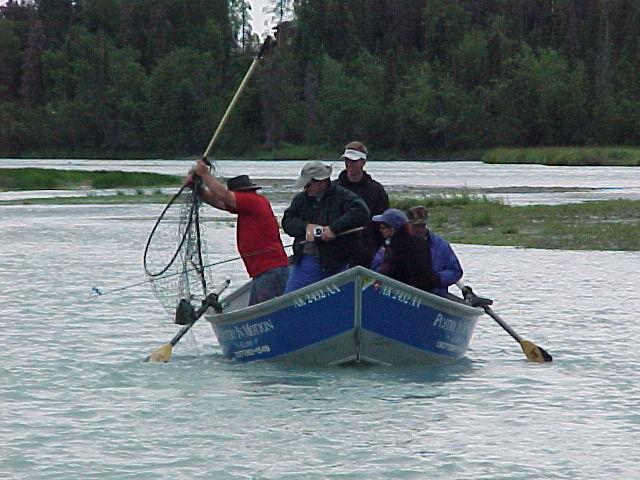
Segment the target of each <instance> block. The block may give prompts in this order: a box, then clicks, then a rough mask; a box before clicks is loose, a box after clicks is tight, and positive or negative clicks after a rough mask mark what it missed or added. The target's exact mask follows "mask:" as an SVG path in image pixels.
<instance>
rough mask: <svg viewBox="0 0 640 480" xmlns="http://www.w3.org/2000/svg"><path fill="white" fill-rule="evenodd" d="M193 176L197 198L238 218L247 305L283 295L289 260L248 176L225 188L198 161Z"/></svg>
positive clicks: (268, 207)
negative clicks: (247, 287)
mask: <svg viewBox="0 0 640 480" xmlns="http://www.w3.org/2000/svg"><path fill="white" fill-rule="evenodd" d="M192 171H193V173H195V174H197V175H198V176H200V178H202V182H203V188H202V189H201V191H200V192H199V196H200V198H201V199H202V200H203V201H205V202H206V203H208V204H209V205H211V206H213V207H216V208H219V209H221V210H226V211H228V212H231V213H235V214H237V215H238V222H237V226H236V242H237V245H238V252H240V256H241V257H242V261H243V262H244V266H245V268H246V269H247V272H248V273H249V276H250V277H251V278H252V279H253V284H252V286H251V294H250V297H249V305H255V304H256V303H260V302H264V301H266V300H269V299H271V298H274V297H278V296H280V295H282V293H283V291H284V287H285V285H286V284H287V279H288V278H289V261H288V259H287V254H286V253H285V251H284V247H283V246H282V241H281V240H280V228H279V226H278V221H277V220H276V217H275V215H274V213H273V210H272V209H271V204H270V203H269V200H268V199H267V198H266V197H265V196H263V195H259V194H258V193H257V192H256V190H258V189H259V188H261V187H259V186H257V185H255V184H254V183H252V182H251V180H250V179H249V177H248V176H247V175H240V176H238V177H234V178H230V179H229V180H227V187H226V188H225V186H224V185H222V184H220V183H218V182H217V181H216V180H215V179H214V178H213V177H212V176H211V175H210V174H209V166H208V165H207V164H206V163H204V162H203V161H202V160H198V162H197V163H196V165H195V167H194V168H193V170H192Z"/></svg>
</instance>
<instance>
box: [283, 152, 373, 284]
mask: <svg viewBox="0 0 640 480" xmlns="http://www.w3.org/2000/svg"><path fill="white" fill-rule="evenodd" d="M330 177H331V167H330V166H328V165H325V164H323V163H322V162H317V161H314V162H307V163H305V164H304V166H303V167H302V171H301V172H300V177H299V178H298V180H297V181H296V183H295V184H294V186H295V187H303V189H304V190H303V191H302V192H300V193H299V194H297V195H296V196H295V197H293V200H292V201H291V205H290V206H289V208H287V209H286V210H285V212H284V216H283V217H282V228H283V229H284V231H285V232H286V233H288V234H289V235H291V236H292V237H295V240H294V242H293V253H294V265H293V268H292V271H291V274H290V276H289V281H288V282H287V286H286V288H285V292H291V291H294V290H297V289H299V288H302V287H304V286H306V285H309V284H311V283H314V282H317V281H319V280H322V279H323V278H327V277H329V276H331V275H334V274H336V273H338V272H341V271H342V270H345V269H346V268H348V266H349V260H350V257H351V253H352V251H353V250H354V248H355V247H356V245H355V241H357V238H354V235H353V234H350V233H347V232H348V231H349V230H352V229H355V228H358V227H363V226H365V225H366V224H367V222H369V218H370V215H369V209H368V208H367V205H366V204H365V202H364V200H363V199H362V198H360V197H359V196H358V195H356V194H354V193H352V192H350V191H349V190H346V189H344V188H342V187H341V186H339V185H336V184H334V183H331V178H330Z"/></svg>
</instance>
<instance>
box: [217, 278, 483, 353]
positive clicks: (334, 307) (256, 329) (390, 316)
mask: <svg viewBox="0 0 640 480" xmlns="http://www.w3.org/2000/svg"><path fill="white" fill-rule="evenodd" d="M250 286H251V282H248V283H247V284H245V285H243V286H242V287H241V288H239V289H238V290H236V291H235V292H233V293H231V294H230V295H229V296H227V297H226V298H225V299H223V300H221V302H220V303H221V304H222V307H223V309H222V312H221V313H211V310H210V311H209V313H207V314H206V315H205V318H206V319H207V320H208V321H209V322H210V323H211V325H212V327H213V330H214V332H215V334H216V337H217V339H218V343H219V345H220V347H221V349H222V352H223V354H224V355H225V356H226V357H227V358H230V359H234V360H237V361H240V362H252V361H278V362H289V363H295V364H312V365H342V364H348V363H360V362H362V363H371V364H382V365H407V364H422V365H424V364H433V363H449V362H452V361H455V360H457V359H458V358H460V357H462V356H463V355H464V354H465V352H466V351H467V347H468V346H469V343H470V341H471V337H472V335H473V331H474V329H475V325H476V322H477V319H478V317H479V316H480V315H482V314H483V313H484V311H483V310H482V309H481V308H474V307H471V306H469V305H468V304H466V303H465V302H464V301H463V300H462V299H459V298H457V297H455V296H453V295H450V296H449V298H443V297H439V296H437V295H433V294H431V293H427V292H424V291H422V290H419V289H416V288H413V287H411V286H409V285H406V284H404V283H401V282H398V281H396V280H393V279H391V278H388V277H385V276H384V275H380V274H378V273H376V272H373V271H371V270H368V269H366V268H363V267H353V268H351V269H349V270H347V271H345V272H342V273H339V274H337V275H335V276H333V277H330V278H327V279H325V280H322V281H320V282H317V283H314V284H312V285H309V286H307V287H305V288H302V289H300V290H297V291H295V292H291V293H288V294H286V295H283V296H281V297H278V298H274V299H272V300H269V301H267V302H264V303H261V304H258V305H254V306H251V307H247V305H248V299H249V290H250Z"/></svg>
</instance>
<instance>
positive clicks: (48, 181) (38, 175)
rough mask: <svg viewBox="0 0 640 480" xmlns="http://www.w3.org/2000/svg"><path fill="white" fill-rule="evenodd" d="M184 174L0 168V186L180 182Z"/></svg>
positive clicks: (118, 185)
mask: <svg viewBox="0 0 640 480" xmlns="http://www.w3.org/2000/svg"><path fill="white" fill-rule="evenodd" d="M181 181H182V178H180V177H176V176H172V175H160V174H156V173H140V172H107V171H97V172H87V171H81V170H50V169H41V168H0V190H73V189H77V188H96V189H101V188H138V187H164V186H176V185H179V184H180V182H181Z"/></svg>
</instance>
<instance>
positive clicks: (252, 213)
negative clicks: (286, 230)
mask: <svg viewBox="0 0 640 480" xmlns="http://www.w3.org/2000/svg"><path fill="white" fill-rule="evenodd" d="M233 195H234V196H235V198H236V208H235V209H233V208H231V207H228V208H227V210H228V211H229V212H231V213H236V214H237V215H238V225H237V228H236V242H237V245H238V252H240V256H241V257H242V261H243V262H244V266H245V267H246V269H247V272H248V273H249V276H250V277H251V278H254V277H257V276H258V275H260V274H262V273H264V272H266V271H267V270H271V269H272V268H276V267H283V266H286V265H288V264H289V261H288V259H287V254H286V253H285V251H284V247H283V246H282V241H281V240H280V228H279V227H278V221H277V220H276V216H275V215H274V213H273V210H272V209H271V204H270V203H269V200H267V198H266V197H263V196H262V195H258V194H257V193H255V192H233Z"/></svg>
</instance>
